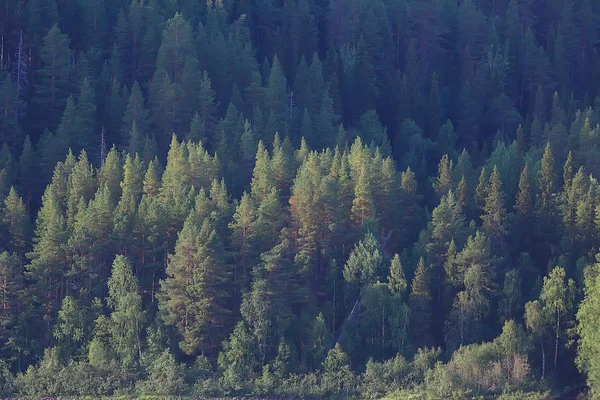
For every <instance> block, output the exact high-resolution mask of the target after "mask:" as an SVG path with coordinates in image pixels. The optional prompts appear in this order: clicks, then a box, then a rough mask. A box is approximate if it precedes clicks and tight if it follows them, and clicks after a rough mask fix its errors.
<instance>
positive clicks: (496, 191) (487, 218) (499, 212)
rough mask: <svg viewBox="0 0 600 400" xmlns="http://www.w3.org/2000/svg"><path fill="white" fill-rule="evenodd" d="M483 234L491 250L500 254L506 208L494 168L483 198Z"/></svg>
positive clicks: (503, 240) (503, 246)
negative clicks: (485, 195)
mask: <svg viewBox="0 0 600 400" xmlns="http://www.w3.org/2000/svg"><path fill="white" fill-rule="evenodd" d="M481 219H482V220H483V232H484V233H485V234H486V235H487V236H488V237H489V238H490V241H491V243H492V248H493V249H494V250H495V251H497V252H501V251H503V250H504V248H505V237H506V234H507V228H506V208H505V207H504V193H503V191H502V182H501V181H500V174H499V173H498V168H497V167H496V166H494V170H493V171H492V175H491V176H490V182H489V186H488V190H487V197H486V198H485V206H484V215H483V216H482V217H481Z"/></svg>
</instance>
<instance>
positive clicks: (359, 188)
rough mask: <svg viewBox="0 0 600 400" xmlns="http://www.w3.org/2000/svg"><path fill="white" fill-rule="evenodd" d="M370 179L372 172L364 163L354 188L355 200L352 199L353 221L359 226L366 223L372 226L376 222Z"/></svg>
mask: <svg viewBox="0 0 600 400" xmlns="http://www.w3.org/2000/svg"><path fill="white" fill-rule="evenodd" d="M369 180H370V174H369V172H368V169H367V167H366V165H363V168H362V169H361V171H360V175H359V176H358V181H357V182H356V186H355V188H354V200H353V201H352V221H353V222H354V224H355V226H357V227H359V228H362V227H364V226H365V225H367V226H371V225H372V224H373V223H374V222H375V220H374V217H375V205H374V204H373V197H372V192H371V185H370V182H369Z"/></svg>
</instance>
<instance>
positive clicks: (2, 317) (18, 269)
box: [0, 251, 27, 357]
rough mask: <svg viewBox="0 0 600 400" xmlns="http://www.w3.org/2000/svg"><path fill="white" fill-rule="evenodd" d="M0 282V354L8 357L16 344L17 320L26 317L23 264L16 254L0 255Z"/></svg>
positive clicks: (6, 253)
mask: <svg viewBox="0 0 600 400" xmlns="http://www.w3.org/2000/svg"><path fill="white" fill-rule="evenodd" d="M0 281H1V282H2V291H0V305H1V306H2V307H0V343H1V344H0V346H1V347H0V352H1V353H2V354H3V355H4V356H6V357H8V356H9V355H10V354H11V353H13V351H11V349H10V348H11V347H13V346H15V344H17V343H18V340H16V339H18V338H17V335H18V334H19V333H20V332H19V330H18V329H17V326H16V325H17V323H18V319H19V317H21V318H22V317H25V316H26V315H27V314H24V313H23V311H24V304H23V297H22V290H23V289H24V276H23V264H22V261H21V260H20V259H19V257H18V256H17V255H16V254H10V253H8V252H6V251H5V252H2V253H0ZM7 350H8V351H7Z"/></svg>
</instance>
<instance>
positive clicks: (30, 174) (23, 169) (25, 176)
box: [19, 136, 39, 211]
mask: <svg viewBox="0 0 600 400" xmlns="http://www.w3.org/2000/svg"><path fill="white" fill-rule="evenodd" d="M38 162H39V161H38V159H37V157H36V154H35V150H34V149H33V146H32V144H31V139H30V138H29V136H26V137H25V142H24V143H23V151H22V152H21V156H20V157H19V183H20V184H21V185H20V186H19V190H20V192H21V193H23V195H24V197H25V204H26V205H27V211H29V210H30V203H31V200H32V199H33V194H34V190H35V189H36V183H37V182H35V179H34V177H35V172H34V171H36V169H37V165H38Z"/></svg>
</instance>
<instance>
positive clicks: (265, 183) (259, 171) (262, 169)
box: [251, 141, 275, 203]
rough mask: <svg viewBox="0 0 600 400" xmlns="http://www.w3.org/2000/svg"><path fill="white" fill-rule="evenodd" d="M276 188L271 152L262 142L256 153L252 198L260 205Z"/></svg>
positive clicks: (259, 143)
mask: <svg viewBox="0 0 600 400" xmlns="http://www.w3.org/2000/svg"><path fill="white" fill-rule="evenodd" d="M274 186H275V176H274V174H273V170H272V169H271V162H270V157H269V152H268V150H267V149H266V148H265V146H264V144H263V142H262V141H260V142H258V150H257V151H256V162H255V164H254V172H253V174H252V183H251V187H252V192H251V193H252V198H253V199H254V200H256V201H258V202H259V203H260V202H261V201H262V200H263V199H264V198H265V197H266V196H267V194H268V193H269V192H270V191H271V188H272V187H274Z"/></svg>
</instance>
